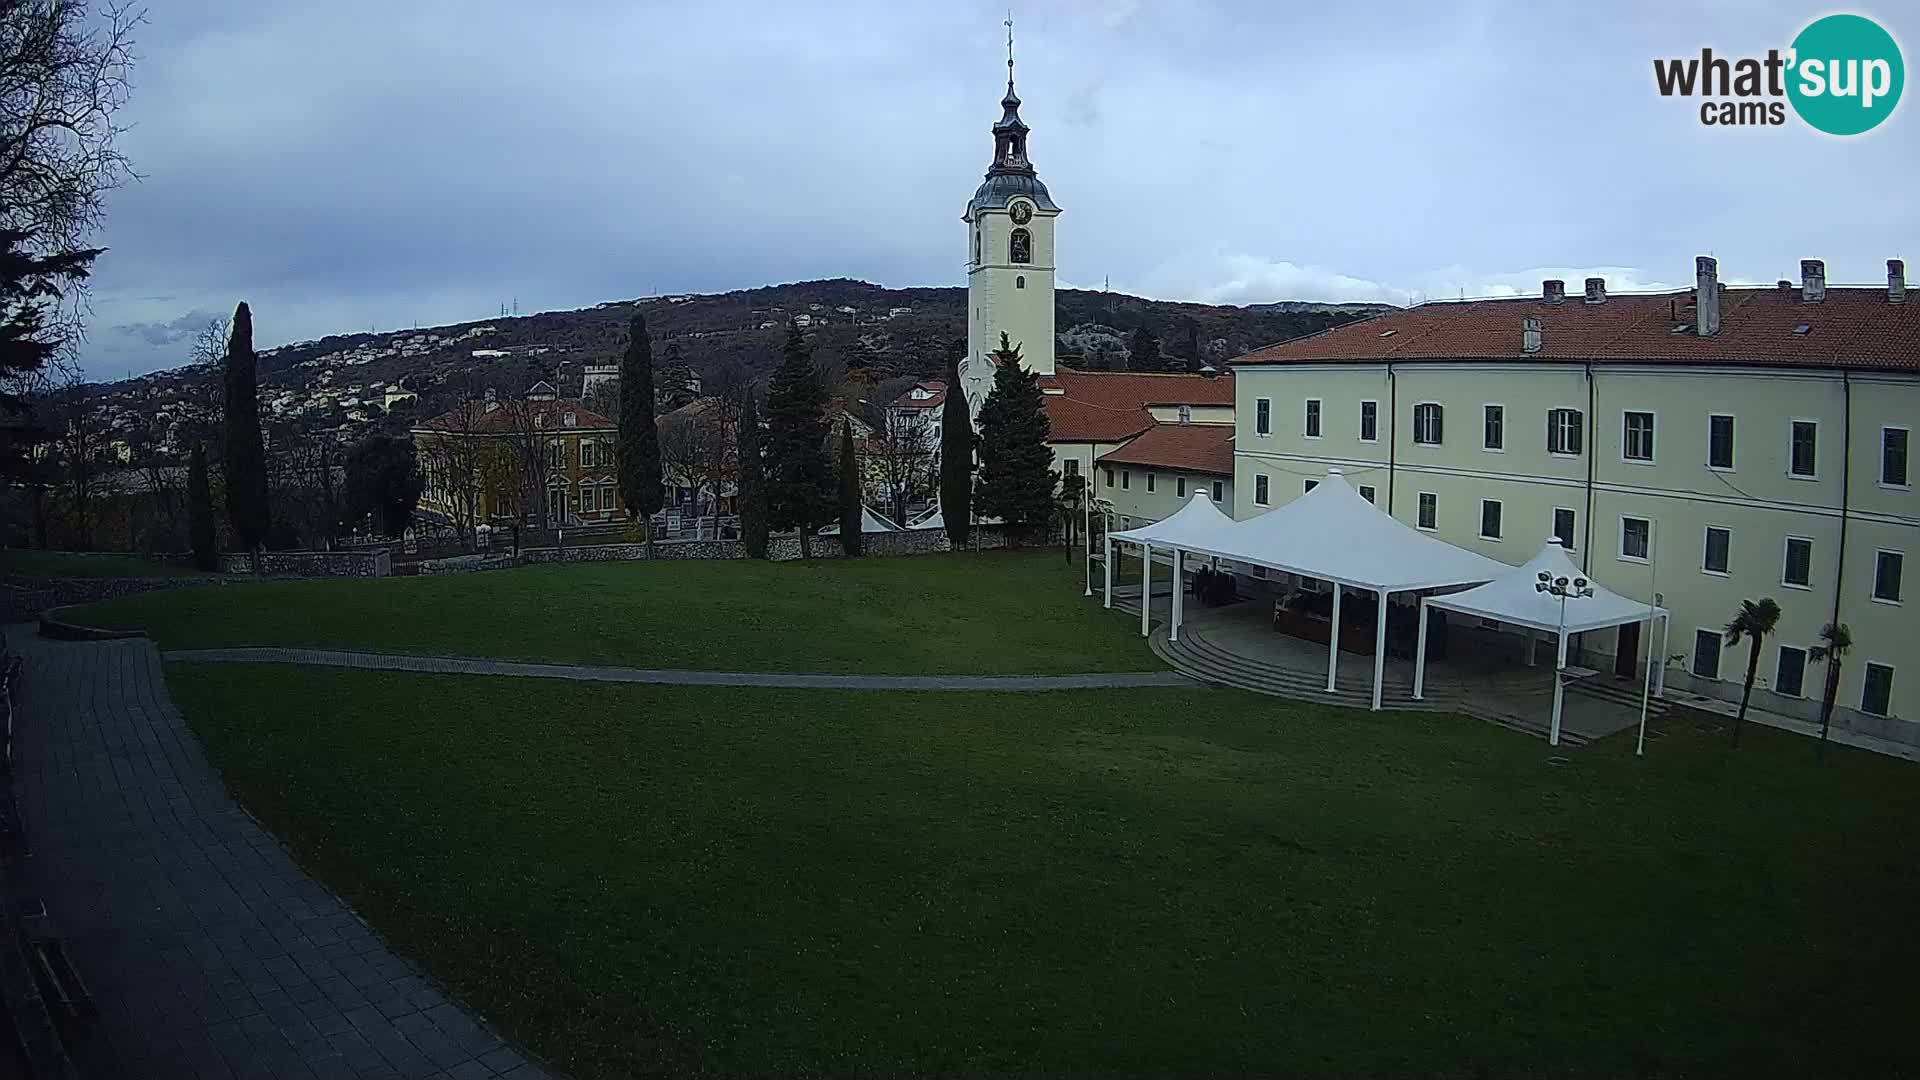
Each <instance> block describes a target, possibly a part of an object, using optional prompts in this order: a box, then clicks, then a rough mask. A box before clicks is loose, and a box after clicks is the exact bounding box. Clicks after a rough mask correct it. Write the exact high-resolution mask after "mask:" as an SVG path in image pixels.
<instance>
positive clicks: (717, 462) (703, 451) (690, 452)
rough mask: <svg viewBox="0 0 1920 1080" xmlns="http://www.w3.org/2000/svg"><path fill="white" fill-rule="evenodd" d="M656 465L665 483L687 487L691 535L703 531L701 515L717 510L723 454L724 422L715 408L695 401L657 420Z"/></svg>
mask: <svg viewBox="0 0 1920 1080" xmlns="http://www.w3.org/2000/svg"><path fill="white" fill-rule="evenodd" d="M659 428H660V466H661V472H662V473H664V474H665V476H666V478H667V483H669V484H675V485H679V486H682V487H685V488H687V489H689V490H690V491H691V492H692V493H693V496H692V498H693V503H692V506H691V507H689V509H690V510H691V511H692V514H693V519H694V535H695V536H696V537H699V536H701V535H703V530H702V525H701V516H702V515H703V514H705V513H706V512H707V511H708V510H709V509H714V510H715V511H716V513H717V503H718V497H719V491H718V488H719V475H718V469H719V467H720V466H721V464H722V463H723V462H724V461H725V458H726V447H725V445H724V444H725V443H726V442H727V438H726V426H725V424H724V423H722V422H721V420H720V417H719V409H718V407H716V406H712V405H709V404H708V403H706V402H695V403H694V404H692V405H689V406H688V407H686V408H684V409H679V410H676V411H674V412H671V413H668V414H667V415H665V416H663V417H661V418H660V420H659Z"/></svg>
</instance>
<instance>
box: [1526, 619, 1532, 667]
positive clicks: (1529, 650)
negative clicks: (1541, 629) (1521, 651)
mask: <svg viewBox="0 0 1920 1080" xmlns="http://www.w3.org/2000/svg"><path fill="white" fill-rule="evenodd" d="M1527 666H1528V667H1532V666H1533V627H1531V626H1529V627H1527Z"/></svg>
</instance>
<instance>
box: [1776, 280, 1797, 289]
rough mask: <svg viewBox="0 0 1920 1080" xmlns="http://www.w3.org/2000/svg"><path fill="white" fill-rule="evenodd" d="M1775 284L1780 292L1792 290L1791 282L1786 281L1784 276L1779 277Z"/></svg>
mask: <svg viewBox="0 0 1920 1080" xmlns="http://www.w3.org/2000/svg"><path fill="white" fill-rule="evenodd" d="M1776 284H1777V285H1778V287H1779V289H1780V291H1781V292H1792V291H1793V282H1791V281H1788V280H1787V279H1786V278H1781V279H1780V280H1779V281H1778V282H1777V283H1776Z"/></svg>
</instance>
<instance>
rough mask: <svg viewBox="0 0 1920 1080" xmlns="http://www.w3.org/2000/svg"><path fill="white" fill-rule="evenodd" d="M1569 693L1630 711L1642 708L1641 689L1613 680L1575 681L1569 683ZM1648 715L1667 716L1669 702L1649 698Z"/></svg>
mask: <svg viewBox="0 0 1920 1080" xmlns="http://www.w3.org/2000/svg"><path fill="white" fill-rule="evenodd" d="M1567 692H1568V693H1573V694H1580V695H1582V696H1584V697H1590V698H1597V699H1599V700H1601V701H1606V702H1611V703H1612V704H1615V705H1624V706H1626V707H1627V708H1629V709H1634V710H1638V709H1639V708H1640V687H1639V686H1637V685H1632V684H1626V683H1621V682H1618V681H1615V680H1612V679H1607V678H1597V679H1574V680H1571V681H1570V682H1568V683H1567ZM1647 715H1648V716H1654V717H1660V716H1665V715H1667V702H1666V701H1664V700H1662V699H1660V698H1657V697H1656V698H1648V699H1647Z"/></svg>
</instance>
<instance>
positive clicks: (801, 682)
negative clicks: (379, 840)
mask: <svg viewBox="0 0 1920 1080" xmlns="http://www.w3.org/2000/svg"><path fill="white" fill-rule="evenodd" d="M166 659H168V660H170V661H171V660H185V661H191V662H195V663H221V664H307V665H312V666H316V667H341V668H359V669H362V670H367V671H424V672H431V673H435V674H448V675H512V676H518V677H521V678H532V679H571V680H574V681H576V682H625V683H662V684H666V685H670V686H772V687H797V688H803V689H811V690H1098V689H1104V688H1108V687H1136V686H1193V685H1195V683H1194V682H1193V680H1191V679H1189V678H1187V677H1186V676H1185V675H1182V674H1180V673H1179V672H1177V671H1125V672H1110V673H1094V674H1087V675H806V674H784V673H780V672H764V671H687V670H683V669H678V668H629V667H595V666H592V665H585V664H534V663H524V662H521V661H517V660H477V659H468V658H463V657H457V656H408V655H404V654H396V653H368V652H343V651H341V650H338V649H282V648H270V647H258V648H239V649H175V650H172V651H169V652H168V653H167V654H166Z"/></svg>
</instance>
